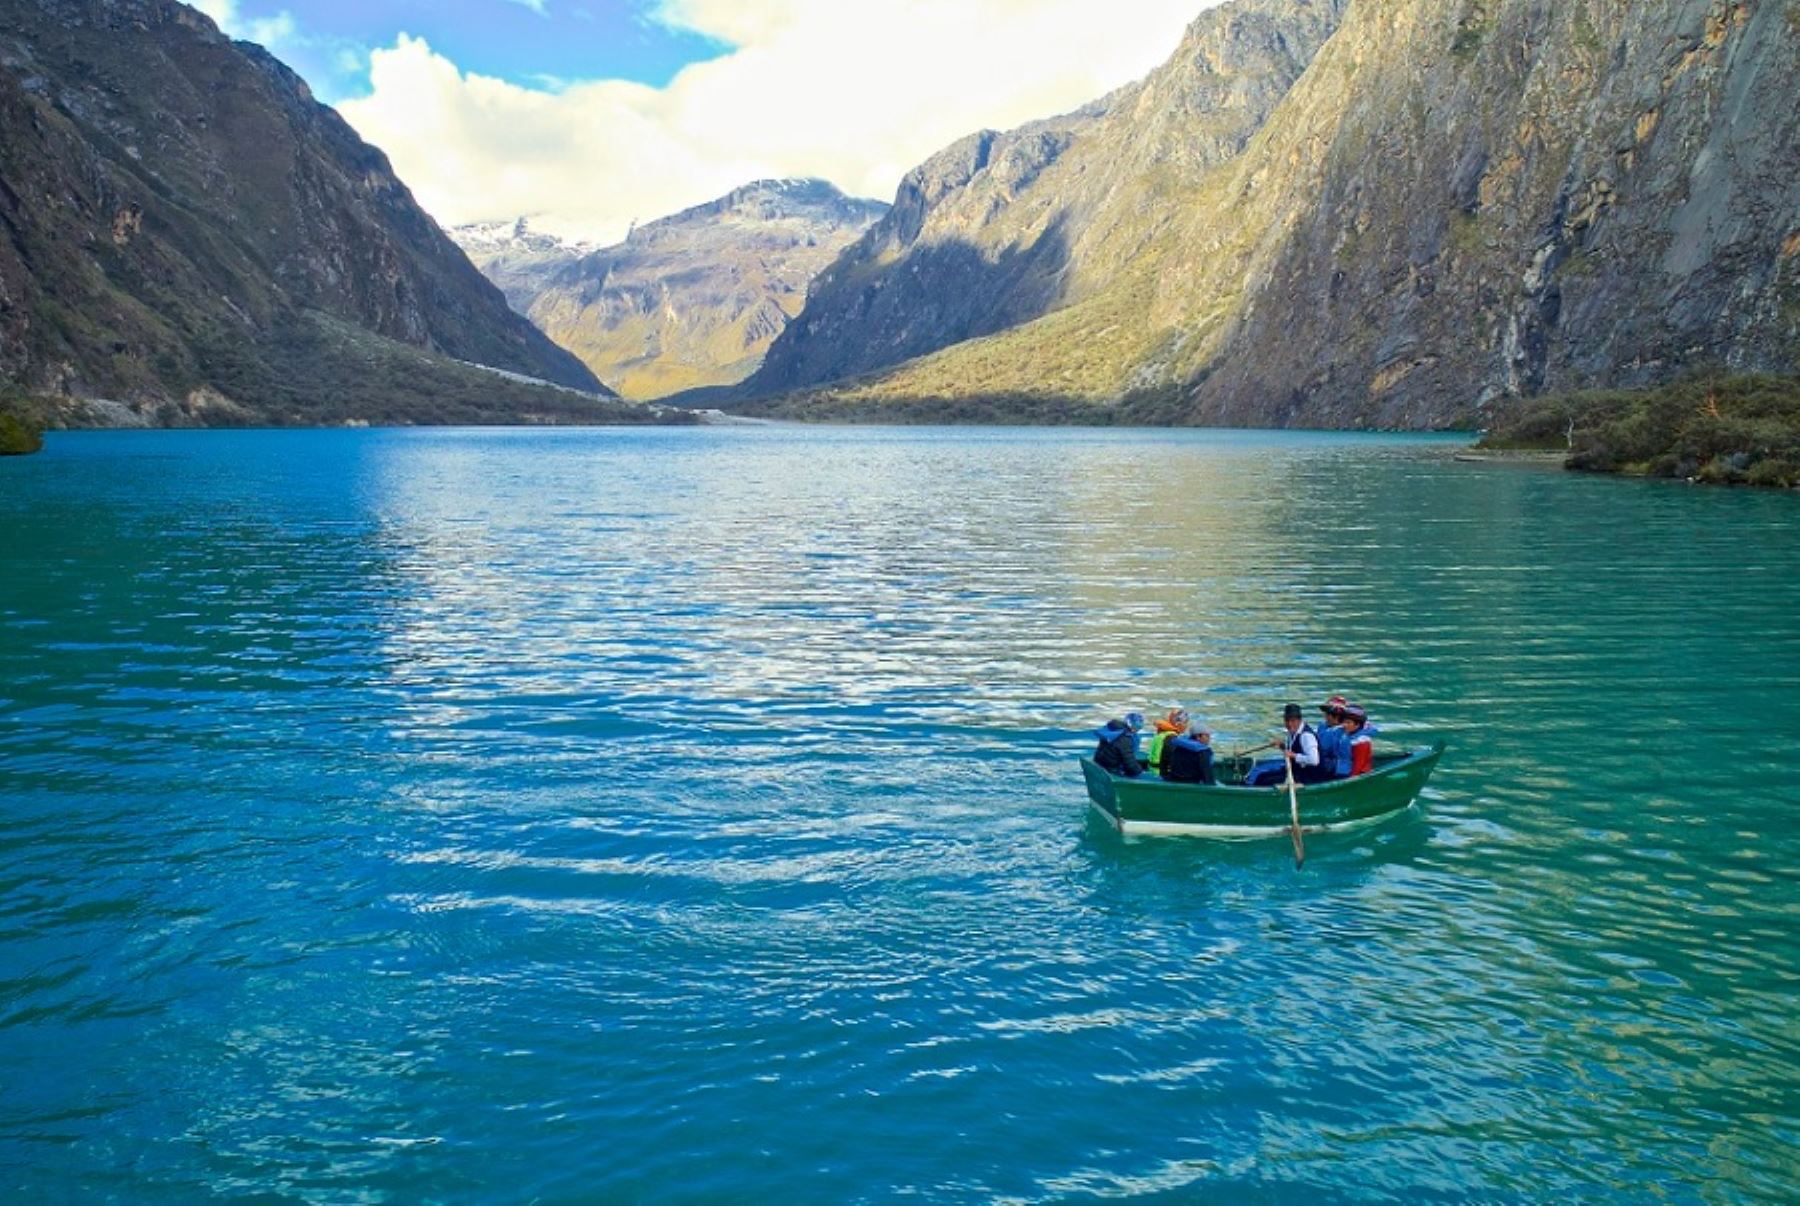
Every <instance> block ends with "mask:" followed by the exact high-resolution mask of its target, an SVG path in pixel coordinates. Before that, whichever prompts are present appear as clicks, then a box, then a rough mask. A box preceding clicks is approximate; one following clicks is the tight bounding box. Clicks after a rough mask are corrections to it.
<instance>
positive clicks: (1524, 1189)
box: [0, 428, 1800, 1203]
mask: <svg viewBox="0 0 1800 1206" xmlns="http://www.w3.org/2000/svg"><path fill="white" fill-rule="evenodd" d="M1453 447H1454V446H1453V445H1451V444H1448V443H1445V442H1443V441H1441V440H1429V439H1410V440H1409V439H1399V438H1384V437H1348V436H1346V437H1329V436H1314V435H1274V434H1249V433H1229V432H1227V433H1191V432H1190V433H1169V432H1067V431H1057V432H1029V431H1027V432H1020V431H967V430H959V431H931V430H851V429H842V430H840V429H783V428H768V429H697V430H660V431H570V430H547V431H407V432H398V431H365V432H241V433H226V432H208V433H176V432H146V433H84V434H58V435H53V436H52V437H51V438H50V442H49V445H48V447H47V449H46V450H45V452H44V453H43V454H41V455H39V456H36V457H30V458H21V459H13V460H8V461H0V532H4V534H5V548H6V554H5V559H4V562H0V1194H3V1195H4V1196H6V1197H9V1198H14V1199H16V1200H32V1201H42V1200H53V1201H54V1200H81V1201H88V1200H96V1199H101V1200H105V1199H117V1200H128V1201H193V1200H199V1199H203V1198H207V1197H209V1196H214V1195H217V1196H225V1197H240V1196H258V1195H264V1196H268V1197H269V1198H271V1199H276V1198H281V1199H297V1200H317V1201H325V1202H344V1201H365V1200H368V1201H380V1200H406V1201H413V1200H443V1201H467V1200H492V1201H525V1200H532V1199H540V1200H544V1201H570V1200H582V1199H586V1200H604V1201H640V1200H641V1201H716V1200H744V1201H769V1200H783V1201H791V1200H799V1201H885V1200H889V1199H893V1198H897V1197H902V1196H907V1197H914V1198H919V1199H923V1200H926V1201H986V1200H1007V1201H1018V1202H1038V1201H1071V1200H1073V1201H1079V1200H1091V1199H1096V1198H1115V1197H1142V1198H1162V1199H1164V1200H1183V1201H1186V1200H1214V1201H1227V1202H1237V1201H1260V1202H1317V1201H1362V1200H1367V1201H1381V1200H1396V1199H1400V1200H1407V1201H1460V1200H1471V1199H1472V1200H1480V1201H1491V1202H1540V1201H1569V1200H1585V1201H1613V1200H1616V1201H1633V1202H1635V1201H1674V1202H1706V1203H1719V1202H1745V1201H1781V1200H1791V1199H1792V1196H1793V1194H1794V1192H1795V1188H1796V1184H1797V1183H1800V1157H1796V1154H1795V1152H1796V1142H1797V1140H1800V1134H1797V1132H1800V1123H1797V1122H1796V1118H1797V1116H1800V1092H1797V1082H1800V1027H1797V1026H1796V1009H1795V1003H1796V989H1797V988H1800V946H1797V942H1796V920H1797V919H1800V918H1797V915H1800V891H1797V877H1796V873H1795V868H1796V866H1797V865H1800V836H1796V824H1795V822H1796V819H1797V816H1796V812H1797V809H1796V803H1797V801H1800V792H1797V791H1796V789H1795V786H1794V783H1795V777H1794V776H1795V768H1796V764H1797V761H1800V757H1797V756H1800V724H1796V722H1795V719H1794V716H1795V710H1796V707H1797V706H1800V498H1796V497H1794V496H1792V495H1782V494H1770V493H1752V492H1747V491H1728V490H1713V489H1704V488H1692V487H1686V486H1681V485H1672V484H1658V483H1644V482H1629V481H1617V480H1601V479H1593V478H1585V477H1580V476H1575V475H1566V474H1562V473H1558V472H1554V471H1544V470H1538V469H1530V468H1521V467H1517V466H1484V465H1469V464H1459V463H1454V462H1453V461H1452V460H1451V459H1450V453H1451V451H1452V449H1453ZM1338 691H1342V692H1344V693H1347V694H1349V695H1351V696H1352V697H1354V698H1356V699H1358V700H1361V701H1363V702H1366V703H1367V705H1368V706H1369V707H1370V709H1371V711H1372V712H1373V713H1374V716H1375V718H1376V720H1377V721H1378V722H1379V723H1380V724H1381V725H1382V727H1383V730H1384V733H1385V735H1386V736H1387V737H1389V738H1392V739H1394V740H1396V741H1399V742H1406V743H1410V742H1412V741H1414V740H1416V739H1419V738H1422V737H1423V736H1424V735H1426V734H1437V735H1442V736H1443V737H1445V738H1446V739H1448V741H1449V742H1450V751H1449V753H1448V754H1447V755H1446V756H1445V758H1444V760H1443V763H1442V764H1441V766H1440V768H1439V770H1438V771H1437V773H1436V775H1435V777H1434V778H1433V780H1432V783H1431V786H1430V788H1429V789H1428V791H1427V794H1426V798H1425V799H1424V800H1423V801H1422V805H1421V806H1420V807H1418V808H1416V809H1414V810H1411V811H1409V812H1408V813H1407V814H1404V815H1402V816H1401V817H1400V818H1398V819H1396V820H1394V821H1392V822H1389V823H1387V824H1384V825H1382V826H1380V827H1378V828H1374V829H1370V830H1365V831H1362V832H1358V833H1353V834H1343V835H1324V836H1319V837H1315V838H1312V839H1310V840H1309V842H1308V853H1309V858H1308V861H1307V864H1306V867H1305V869H1304V870H1302V871H1299V872H1296V871H1295V868H1294V864H1293V859H1292V855H1291V851H1290V848H1289V846H1288V843H1287V841H1286V839H1277V840H1273V841H1262V842H1240V843H1216V842H1207V841H1201V840H1192V839H1146V840H1136V841H1131V842H1125V841H1123V840H1121V839H1119V838H1118V837H1117V836H1116V835H1114V834H1113V833H1112V832H1111V831H1110V830H1109V829H1107V828H1105V827H1104V826H1103V825H1101V824H1100V823H1098V822H1097V821H1096V820H1095V819H1094V818H1093V817H1092V816H1091V815H1090V813H1089V811H1088V809H1087V804H1086V798H1085V794H1084V791H1083V788H1082V783H1081V777H1080V773H1079V770H1078V768H1077V765H1076V762H1075V758H1076V756H1077V755H1078V754H1080V753H1084V752H1087V751H1088V750H1089V749H1090V748H1091V742H1090V741H1088V740H1085V739H1084V737H1083V734H1084V733H1085V731H1086V730H1088V729H1089V728H1091V727H1092V726H1093V725H1095V724H1097V723H1098V722H1099V721H1101V720H1103V719H1105V718H1106V717H1107V716H1110V715H1117V714H1119V713H1121V712H1123V711H1125V710H1127V709H1130V708H1139V709H1142V710H1144V711H1151V710H1152V709H1153V708H1162V707H1167V706H1169V705H1171V704H1173V703H1177V702H1180V703H1185V704H1187V705H1188V706H1189V707H1190V708H1191V709H1192V710H1193V711H1194V713H1195V715H1196V716H1200V717H1204V718H1205V719H1207V720H1209V721H1211V722H1212V724H1213V727H1214V728H1215V730H1216V731H1217V732H1219V733H1220V735H1221V736H1220V744H1221V745H1224V746H1227V747H1230V746H1235V745H1237V744H1239V743H1247V742H1250V741H1255V740H1261V739H1263V738H1264V737H1266V736H1267V734H1268V733H1269V732H1270V731H1271V730H1272V729H1273V728H1274V727H1275V726H1276V724H1277V723H1278V716H1279V711H1280V706H1281V705H1282V704H1283V703H1284V702H1286V701H1288V700H1290V699H1291V700H1297V701H1300V702H1303V703H1306V704H1308V705H1312V704H1316V702H1317V701H1318V700H1320V699H1323V698H1324V697H1325V696H1326V695H1328V694H1331V693H1333V692H1338Z"/></svg>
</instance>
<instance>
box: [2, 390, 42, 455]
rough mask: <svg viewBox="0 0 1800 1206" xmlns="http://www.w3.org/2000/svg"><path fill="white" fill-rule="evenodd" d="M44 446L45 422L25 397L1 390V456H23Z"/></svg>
mask: <svg viewBox="0 0 1800 1206" xmlns="http://www.w3.org/2000/svg"><path fill="white" fill-rule="evenodd" d="M43 446H44V425H43V420H42V419H41V418H40V417H39V416H38V414H37V411H36V408H35V407H34V406H33V405H32V404H31V403H30V401H29V400H28V399H26V398H25V397H24V396H23V395H20V394H15V393H14V392H13V391H11V390H0V456H21V455H23V454H25V453H28V452H36V451H38V450H39V449H41V448H42V447H43Z"/></svg>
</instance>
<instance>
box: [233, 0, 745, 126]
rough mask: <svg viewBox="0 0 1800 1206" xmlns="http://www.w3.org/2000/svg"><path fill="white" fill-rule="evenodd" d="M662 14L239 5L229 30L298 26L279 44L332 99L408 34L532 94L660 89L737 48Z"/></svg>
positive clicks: (633, 2)
mask: <svg viewBox="0 0 1800 1206" xmlns="http://www.w3.org/2000/svg"><path fill="white" fill-rule="evenodd" d="M746 2H754V0H746ZM200 7H201V8H203V9H205V8H210V7H211V6H209V5H207V4H204V3H202V4H201V5H200ZM654 8H655V5H654V0H535V3H528V2H527V0H236V3H235V5H234V6H233V7H232V9H231V11H232V13H233V15H234V17H235V20H233V21H232V22H231V23H230V24H231V25H232V27H233V32H235V33H237V35H238V36H247V35H250V34H252V33H253V31H255V30H257V29H262V30H269V29H273V28H276V26H275V25H274V24H272V23H275V22H287V23H289V28H290V29H291V31H292V32H291V33H288V34H287V35H286V36H284V37H281V38H278V39H271V40H273V41H276V42H277V43H278V45H277V46H276V49H277V50H278V51H279V53H280V54H281V57H282V59H283V60H284V61H285V62H287V64H288V65H289V66H291V67H293V68H294V69H295V70H296V71H298V72H299V73H300V74H301V75H302V76H304V77H305V78H306V80H307V82H308V83H309V84H311V85H312V87H313V91H314V92H316V93H318V94H319V96H320V97H321V99H324V100H326V101H338V100H342V99H346V98H348V97H352V96H360V95H363V94H365V93H367V92H368V90H369V53H370V51H372V50H374V49H377V48H380V47H385V46H391V45H393V44H394V42H395V39H396V38H397V37H398V36H399V35H400V34H402V33H406V34H411V35H413V36H415V37H423V38H424V39H425V40H426V41H428V42H429V43H430V44H431V46H432V48H433V49H434V50H436V51H438V52H439V53H440V54H442V55H444V56H445V57H447V58H449V59H451V60H452V61H454V62H455V63H456V64H457V65H458V66H459V67H461V68H462V69H463V70H465V71H468V72H473V73H476V74H479V75H486V76H492V77H494V78H497V79H503V80H507V81H509V82H511V83H515V84H520V85H524V86H527V87H533V88H556V87H559V86H561V85H562V84H563V83H565V82H568V81H574V80H583V79H621V80H632V81H635V82H637V83H643V84H649V85H651V86H653V87H661V86H663V85H665V84H667V83H668V82H669V80H670V79H671V78H673V76H674V75H675V73H676V72H677V71H679V70H680V69H681V68H682V67H684V66H686V65H687V64H689V63H694V62H699V61H702V60H705V59H710V58H716V57H718V56H719V55H721V54H724V53H727V52H728V51H729V50H730V49H731V47H730V46H729V45H728V44H727V43H725V42H723V41H720V40H717V39H713V38H709V37H706V36H704V35H701V34H697V33H694V32H692V31H690V30H684V29H677V28H673V27H672V26H671V25H670V24H668V23H666V22H661V21H658V20H656V19H655V17H654V15H653V11H654ZM214 15H215V16H216V15H217V13H216V12H215V14H214Z"/></svg>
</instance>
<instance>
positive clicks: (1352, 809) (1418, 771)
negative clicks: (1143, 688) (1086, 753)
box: [1081, 741, 1444, 837]
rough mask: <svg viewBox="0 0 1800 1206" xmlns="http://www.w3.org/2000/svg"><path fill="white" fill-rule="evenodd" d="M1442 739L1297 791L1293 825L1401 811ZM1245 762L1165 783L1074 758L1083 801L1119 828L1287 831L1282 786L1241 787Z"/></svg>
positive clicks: (1336, 823) (1349, 824)
mask: <svg viewBox="0 0 1800 1206" xmlns="http://www.w3.org/2000/svg"><path fill="white" fill-rule="evenodd" d="M1443 752H1444V743H1443V742H1441V741H1439V742H1436V743H1435V744H1432V745H1427V746H1420V747H1419V748H1417V749H1414V750H1410V751H1407V752H1405V753H1380V754H1377V755H1375V769H1374V770H1372V771H1370V772H1369V773H1368V774H1366V775H1358V776H1357V777H1356V778H1354V779H1337V780H1334V781H1333V782H1330V783H1314V784H1312V785H1310V786H1302V787H1300V788H1298V789H1297V790H1298V793H1299V796H1298V798H1299V801H1300V828H1301V830H1302V831H1303V832H1305V833H1323V832H1325V831H1327V830H1332V829H1349V828H1353V827H1355V826H1359V825H1371V824H1374V823H1375V822H1377V821H1380V820H1382V819H1384V818H1386V817H1390V816H1393V815H1394V814H1395V813H1397V812H1400V811H1401V810H1402V809H1405V808H1406V807H1408V806H1409V805H1410V804H1412V802H1413V800H1415V799H1416V798H1417V797H1418V795H1419V791H1420V789H1421V788H1423V787H1424V786H1425V780H1427V779H1429V778H1430V777H1431V772H1432V769H1433V768H1434V767H1436V766H1437V760H1438V758H1439V757H1440V756H1441V755H1442V754H1443ZM1251 765H1252V762H1251V759H1249V758H1246V757H1241V756H1240V757H1236V758H1221V759H1219V760H1218V761H1217V762H1215V763H1214V764H1213V772H1214V774H1215V775H1216V776H1217V777H1218V780H1219V782H1218V784H1217V785H1207V784H1199V783H1165V782H1163V781H1162V780H1161V779H1159V778H1157V776H1156V773H1155V772H1154V771H1147V772H1145V774H1144V775H1143V777H1142V778H1138V779H1125V778H1121V777H1119V776H1117V775H1111V774H1108V773H1107V772H1106V771H1103V770H1101V769H1100V768H1099V767H1098V766H1096V765H1094V762H1093V760H1092V759H1090V758H1083V759H1082V760H1081V772H1082V774H1084V775H1085V776H1087V789H1088V799H1089V800H1090V801H1091V802H1092V803H1093V806H1094V808H1095V809H1096V810H1098V811H1099V813H1100V814H1101V815H1102V816H1104V817H1105V818H1106V819H1107V820H1108V821H1110V822H1111V823H1112V825H1113V827H1114V828H1115V829H1117V830H1118V831H1119V832H1120V833H1133V834H1152V835H1165V834H1195V835H1198V836H1203V837H1274V836H1277V835H1280V834H1284V833H1289V832H1291V831H1292V828H1293V821H1292V814H1291V812H1290V809H1289V804H1288V792H1287V783H1286V781H1285V780H1284V781H1283V782H1281V783H1278V784H1276V785H1275V786H1274V787H1245V786H1244V785H1243V783H1244V776H1245V775H1247V774H1248V773H1249V772H1250V768H1251Z"/></svg>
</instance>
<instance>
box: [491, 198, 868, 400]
mask: <svg viewBox="0 0 1800 1206" xmlns="http://www.w3.org/2000/svg"><path fill="white" fill-rule="evenodd" d="M886 211H887V207H886V206H885V205H883V204H882V203H881V202H878V201H865V200H860V199H857V198H853V197H847V196H845V195H844V194H843V193H841V192H839V191H838V190H837V189H836V188H834V187H833V186H832V185H830V184H828V183H826V182H825V181H823V180H761V181H757V182H756V183H754V184H747V185H745V186H743V187H742V188H739V189H735V190H733V191H732V192H730V193H728V194H727V195H725V196H723V197H721V198H719V199H718V200H716V201H712V202H709V203H707V204H705V205H700V206H696V207H695V208H693V209H688V210H683V211H682V212H681V213H678V214H675V215H673V216H671V217H667V218H662V219H659V220H657V221H655V222H649V223H646V224H644V225H642V226H639V227H637V228H636V229H635V230H633V231H632V232H631V234H630V235H629V236H628V237H627V238H626V239H625V241H624V242H623V243H620V244H618V245H616V246H613V247H605V248H601V249H599V250H593V251H589V252H588V253H587V254H577V253H576V251H575V249H573V248H570V247H569V246H568V245H567V244H557V243H555V241H554V240H548V239H546V238H545V237H544V236H541V235H534V234H532V233H530V232H529V230H528V228H527V227H525V226H524V224H523V223H521V224H520V225H519V226H518V227H517V228H515V233H514V236H513V237H509V238H500V239H496V238H495V237H494V235H493V232H492V231H491V230H490V231H488V232H487V233H486V234H485V235H484V233H483V232H482V231H481V230H479V229H471V228H464V229H463V230H462V231H460V232H458V238H459V240H460V241H461V242H462V245H463V247H464V248H465V249H466V250H467V251H468V252H469V254H470V256H471V257H472V258H473V259H474V260H475V262H476V263H477V264H478V265H480V266H481V267H482V268H483V270H484V271H486V272H487V273H488V275H489V276H490V278H491V279H493V280H494V281H495V282H496V283H498V284H500V285H501V286H502V287H503V288H504V289H505V290H506V291H507V295H508V297H509V298H510V299H511V300H512V302H513V305H514V306H515V308H519V309H521V310H523V312H524V313H526V314H528V315H530V317H531V320H532V321H533V322H535V323H536V324H537V325H538V326H539V327H540V328H541V329H542V330H544V331H545V332H546V333H547V334H548V335H549V336H550V337H551V338H552V339H554V340H556V341H557V342H558V343H560V344H561V345H562V346H564V347H566V348H569V349H571V350H572V351H574V352H575V354H576V355H578V356H580V357H581V359H582V360H583V361H584V362H585V363H586V364H587V366H588V367H589V368H590V369H592V370H593V371H594V372H596V373H598V374H599V375H600V376H601V377H603V378H605V379H606V380H607V381H610V382H612V383H613V384H614V385H616V386H617V387H618V389H619V390H620V391H621V392H622V393H624V394H625V395H626V396H627V397H631V398H658V397H663V396H666V395H668V394H672V393H675V392H677V391H680V390H686V389H692V388H695V387H701V386H712V385H727V384H731V383H734V382H738V381H741V380H743V379H744V378H745V377H747V376H749V375H750V373H751V372H753V371H754V370H755V369H756V367H757V366H758V365H759V364H760V363H761V362H762V357H763V353H764V352H765V351H766V350H767V348H768V346H769V344H770V342H771V341H772V340H774V339H775V337H776V336H777V335H779V334H780V333H781V332H782V330H783V329H784V328H786V326H787V324H788V321H789V319H790V318H791V317H792V316H793V315H794V314H796V313H798V312H799V310H800V307H801V305H802V304H803V302H804V300H805V297H806V289H807V285H808V283H809V282H811V280H812V279H813V277H814V276H815V275H817V273H818V272H819V270H820V269H821V268H823V267H824V266H825V265H827V264H829V263H830V262H831V261H832V260H833V259H834V258H835V257H836V256H837V254H838V252H839V251H841V250H842V249H843V248H844V247H845V245H847V244H848V243H850V242H851V241H853V240H854V239H856V238H857V237H858V236H859V235H861V234H862V232H863V231H865V230H867V229H868V228H869V226H870V225H871V224H873V223H874V222H875V221H876V220H877V219H879V218H880V217H881V216H882V214H884V213H885V212H886ZM484 239H485V241H484Z"/></svg>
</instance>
